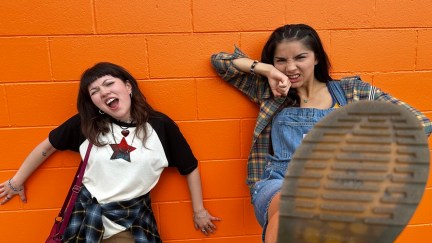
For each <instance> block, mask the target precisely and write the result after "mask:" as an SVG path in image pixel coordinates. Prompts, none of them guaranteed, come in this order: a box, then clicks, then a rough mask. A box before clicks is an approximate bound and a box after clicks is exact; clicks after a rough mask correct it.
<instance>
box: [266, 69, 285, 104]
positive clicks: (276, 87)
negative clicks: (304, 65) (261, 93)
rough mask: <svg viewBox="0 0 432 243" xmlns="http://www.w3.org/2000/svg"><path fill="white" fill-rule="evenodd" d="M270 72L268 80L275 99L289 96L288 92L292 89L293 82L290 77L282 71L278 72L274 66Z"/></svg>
mask: <svg viewBox="0 0 432 243" xmlns="http://www.w3.org/2000/svg"><path fill="white" fill-rule="evenodd" d="M270 66H272V68H270V70H269V71H268V74H267V75H266V76H267V79H268V82H269V85H270V89H271V91H272V92H273V95H274V96H275V97H281V96H287V94H288V90H289V89H290V87H291V82H290V81H289V79H288V77H287V76H286V75H285V74H283V73H282V72H281V71H279V70H277V69H276V68H275V67H274V66H273V65H270Z"/></svg>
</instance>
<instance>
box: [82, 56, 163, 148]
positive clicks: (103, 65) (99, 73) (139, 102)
mask: <svg viewBox="0 0 432 243" xmlns="http://www.w3.org/2000/svg"><path fill="white" fill-rule="evenodd" d="M106 75H110V76H112V77H115V78H118V79H120V80H122V81H123V82H124V83H126V82H128V83H130V85H131V86H132V94H131V111H130V112H131V118H132V119H133V121H134V123H135V124H136V134H137V135H138V134H140V132H141V131H142V132H143V135H144V136H143V137H142V138H141V139H142V140H143V143H144V142H145V138H146V137H147V130H146V122H147V121H148V118H149V116H150V114H153V113H154V112H155V110H154V109H153V108H152V107H151V106H150V104H148V103H147V101H146V98H145V97H144V95H143V94H142V93H141V91H140V89H139V87H138V83H137V81H136V79H135V78H134V77H133V76H132V75H131V74H130V73H129V72H128V71H127V70H126V69H125V68H123V67H121V66H119V65H116V64H113V63H109V62H100V63H97V64H96V65H94V66H93V67H91V68H89V69H87V70H86V71H84V73H83V74H82V76H81V81H80V87H79V92H78V102H77V107H78V112H79V114H80V116H81V128H82V132H83V134H84V136H85V137H86V138H87V139H88V140H89V141H90V142H91V143H93V144H95V145H96V146H103V145H105V144H103V143H102V142H101V141H100V140H99V135H101V134H102V135H104V134H106V133H109V132H110V129H111V128H110V126H109V124H110V123H111V121H110V119H112V118H110V117H109V116H108V115H106V114H100V113H99V108H97V107H96V106H95V105H94V104H93V102H92V100H91V98H90V93H89V90H88V87H89V85H90V84H91V83H93V82H94V81H95V80H96V79H98V78H101V77H103V76H106Z"/></svg>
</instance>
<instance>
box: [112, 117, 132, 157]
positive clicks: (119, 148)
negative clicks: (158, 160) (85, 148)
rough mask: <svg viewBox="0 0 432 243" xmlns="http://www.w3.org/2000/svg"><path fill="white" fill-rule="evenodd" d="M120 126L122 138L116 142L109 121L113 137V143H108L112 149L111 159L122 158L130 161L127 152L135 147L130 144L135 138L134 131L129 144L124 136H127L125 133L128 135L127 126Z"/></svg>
mask: <svg viewBox="0 0 432 243" xmlns="http://www.w3.org/2000/svg"><path fill="white" fill-rule="evenodd" d="M119 126H120V125H119ZM120 127H121V129H122V131H121V134H122V135H123V138H122V140H121V141H120V143H117V141H116V139H115V136H114V126H113V124H112V122H111V135H112V137H113V139H114V144H110V146H111V148H112V150H113V154H112V155H111V160H114V159H124V160H126V161H128V162H131V160H130V154H129V153H130V152H132V151H134V150H135V149H136V148H135V147H132V146H131V145H132V144H133V142H134V140H135V137H136V133H134V136H133V138H132V141H131V145H129V144H128V143H127V142H126V139H125V137H127V135H129V130H127V128H128V127H126V128H123V127H122V126H120Z"/></svg>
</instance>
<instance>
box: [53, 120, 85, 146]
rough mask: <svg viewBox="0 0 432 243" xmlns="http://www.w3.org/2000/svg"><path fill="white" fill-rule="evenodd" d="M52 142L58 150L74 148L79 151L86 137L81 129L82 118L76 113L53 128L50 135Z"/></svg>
mask: <svg viewBox="0 0 432 243" xmlns="http://www.w3.org/2000/svg"><path fill="white" fill-rule="evenodd" d="M48 139H49V141H50V143H51V144H52V145H53V146H54V148H55V149H57V150H72V151H75V152H79V147H80V145H81V143H83V142H84V140H85V137H84V135H83V134H82V131H81V118H80V116H79V114H76V115H74V116H72V117H71V118H69V119H68V120H67V121H65V122H64V123H63V124H61V125H60V126H58V127H57V128H55V129H53V130H52V131H51V132H50V133H49V136H48Z"/></svg>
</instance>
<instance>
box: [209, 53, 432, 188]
mask: <svg viewBox="0 0 432 243" xmlns="http://www.w3.org/2000/svg"><path fill="white" fill-rule="evenodd" d="M242 57H247V56H246V55H245V54H244V53H243V52H242V51H241V50H240V49H238V48H237V47H236V48H235V50H234V53H233V54H230V53H225V52H221V53H217V54H214V55H212V57H211V63H212V65H213V68H214V69H215V70H216V72H217V74H218V75H219V76H220V77H221V78H222V79H223V80H225V81H227V82H228V83H230V84H231V85H233V86H234V87H236V88H237V89H239V90H240V91H241V92H243V93H244V94H245V95H246V96H248V97H249V99H251V100H252V101H253V102H255V103H257V104H258V105H259V106H260V109H259V114H258V117H257V121H256V125H255V129H254V134H253V141H252V147H251V150H250V152H249V158H248V176H247V184H248V186H249V188H250V189H252V187H253V185H254V184H255V183H256V182H257V181H259V180H260V179H261V175H262V173H263V172H264V169H265V166H266V161H265V157H266V155H267V154H268V153H269V146H270V130H271V120H272V118H273V115H274V114H275V112H276V111H277V110H278V108H279V107H280V106H281V105H282V103H283V102H284V100H285V98H280V97H274V96H273V95H272V93H271V90H270V86H269V84H268V82H267V78H265V77H263V76H260V75H252V74H250V73H246V72H242V71H240V70H238V69H237V68H236V67H235V66H234V65H233V64H232V60H234V59H237V58H242ZM338 82H340V85H341V88H342V89H343V91H344V92H345V96H346V99H347V102H348V103H352V102H356V101H359V100H380V101H386V102H391V103H394V104H396V105H401V106H404V107H405V108H407V109H408V110H410V111H412V112H413V113H414V114H415V116H416V117H417V118H418V119H419V121H420V122H421V123H422V124H423V126H424V129H425V133H426V134H427V135H428V136H429V134H430V133H431V130H432V124H431V122H430V121H429V119H428V118H426V117H425V116H424V115H423V114H422V113H421V112H419V111H418V110H416V109H415V108H413V107H411V106H409V105H408V104H406V103H404V102H403V101H400V100H398V99H396V98H394V97H392V96H391V95H389V94H387V93H385V92H383V91H381V90H380V89H378V88H376V87H374V86H372V85H370V84H368V83H366V82H363V81H361V79H360V78H359V77H348V78H344V79H341V80H340V81H338Z"/></svg>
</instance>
